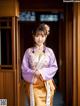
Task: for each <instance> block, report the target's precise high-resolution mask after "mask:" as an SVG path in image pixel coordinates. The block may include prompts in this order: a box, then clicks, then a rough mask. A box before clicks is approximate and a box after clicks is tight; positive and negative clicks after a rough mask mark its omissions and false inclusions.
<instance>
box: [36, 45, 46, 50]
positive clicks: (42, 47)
mask: <svg viewBox="0 0 80 106" xmlns="http://www.w3.org/2000/svg"><path fill="white" fill-rule="evenodd" d="M36 48H37V49H38V50H41V51H42V50H43V49H44V45H36Z"/></svg>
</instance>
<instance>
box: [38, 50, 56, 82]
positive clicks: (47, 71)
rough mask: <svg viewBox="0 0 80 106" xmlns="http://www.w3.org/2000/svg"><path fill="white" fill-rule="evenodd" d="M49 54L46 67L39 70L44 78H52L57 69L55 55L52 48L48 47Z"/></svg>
mask: <svg viewBox="0 0 80 106" xmlns="http://www.w3.org/2000/svg"><path fill="white" fill-rule="evenodd" d="M49 54H50V56H49V59H50V60H49V61H50V62H49V65H48V67H47V68H46V67H44V68H42V69H40V70H39V72H40V73H41V75H42V77H43V79H44V80H50V79H52V78H53V77H54V76H55V74H56V72H57V70H58V66H57V61H56V57H55V55H54V52H53V51H52V49H49Z"/></svg>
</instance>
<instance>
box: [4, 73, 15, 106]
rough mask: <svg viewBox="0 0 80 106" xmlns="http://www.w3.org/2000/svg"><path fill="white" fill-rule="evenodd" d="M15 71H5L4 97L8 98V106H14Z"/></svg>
mask: <svg viewBox="0 0 80 106" xmlns="http://www.w3.org/2000/svg"><path fill="white" fill-rule="evenodd" d="M14 87H15V85H14V72H10V71H8V72H5V71H4V98H7V101H8V106H14V103H15V101H14V100H15V99H14V98H15V95H14V92H15V89H14Z"/></svg>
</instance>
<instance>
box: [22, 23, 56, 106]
mask: <svg viewBox="0 0 80 106" xmlns="http://www.w3.org/2000/svg"><path fill="white" fill-rule="evenodd" d="M49 30H50V27H49V26H48V25H47V24H41V25H39V27H38V28H37V29H36V31H34V32H33V39H34V42H35V45H34V46H33V47H31V48H28V49H27V50H26V51H25V54H24V57H23V61H22V76H23V78H24V80H25V81H26V95H27V96H28V101H29V106H52V99H53V95H54V90H55V87H54V83H53V77H54V75H55V74H56V71H57V69H58V67H57V62H56V58H55V55H54V52H53V51H52V49H51V48H49V47H46V46H45V41H46V38H47V36H48V35H49Z"/></svg>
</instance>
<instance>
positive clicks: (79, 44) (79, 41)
mask: <svg viewBox="0 0 80 106" xmlns="http://www.w3.org/2000/svg"><path fill="white" fill-rule="evenodd" d="M77 22H78V23H77V25H78V35H77V50H78V51H77V60H78V61H77V63H78V64H77V65H78V106H80V4H78V21H77Z"/></svg>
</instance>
